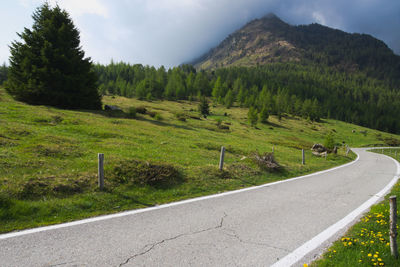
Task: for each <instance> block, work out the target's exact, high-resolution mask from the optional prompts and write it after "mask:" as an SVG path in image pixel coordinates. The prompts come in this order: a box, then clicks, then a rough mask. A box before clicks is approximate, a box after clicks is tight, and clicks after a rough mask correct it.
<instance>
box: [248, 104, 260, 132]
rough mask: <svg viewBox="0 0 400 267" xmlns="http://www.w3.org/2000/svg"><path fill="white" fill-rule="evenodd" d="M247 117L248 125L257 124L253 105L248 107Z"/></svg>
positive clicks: (256, 115) (256, 114) (255, 110)
mask: <svg viewBox="0 0 400 267" xmlns="http://www.w3.org/2000/svg"><path fill="white" fill-rule="evenodd" d="M247 118H248V120H249V122H250V125H251V126H253V127H255V126H256V125H257V121H258V113H257V109H256V108H254V107H250V108H249V112H248V113H247Z"/></svg>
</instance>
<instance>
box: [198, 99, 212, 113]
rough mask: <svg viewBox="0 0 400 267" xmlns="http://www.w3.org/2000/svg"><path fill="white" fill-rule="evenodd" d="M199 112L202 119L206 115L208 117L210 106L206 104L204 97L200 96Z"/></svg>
mask: <svg viewBox="0 0 400 267" xmlns="http://www.w3.org/2000/svg"><path fill="white" fill-rule="evenodd" d="M199 111H200V113H201V115H203V116H204V118H206V117H207V115H210V105H209V104H208V101H207V98H206V97H205V96H202V97H201V99H200V104H199Z"/></svg>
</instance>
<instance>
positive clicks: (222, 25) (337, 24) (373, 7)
mask: <svg viewBox="0 0 400 267" xmlns="http://www.w3.org/2000/svg"><path fill="white" fill-rule="evenodd" d="M6 2H9V3H13V2H14V1H11V0H10V1H6ZM56 2H57V3H58V4H59V5H60V6H61V7H62V8H65V9H66V10H67V11H68V12H69V13H70V14H71V17H72V18H73V20H74V23H75V25H76V26H77V27H78V28H79V30H80V32H81V41H82V46H83V48H84V50H85V51H86V53H87V55H88V56H91V57H92V59H93V60H94V61H97V62H101V63H108V62H110V60H111V59H114V61H119V60H122V61H126V62H130V63H142V64H149V65H155V66H160V65H165V66H167V67H170V66H174V65H178V64H180V63H182V62H184V61H188V60H191V59H193V58H195V57H197V56H200V55H201V54H203V53H205V52H207V51H208V50H209V49H210V48H212V47H213V46H216V45H217V44H218V43H219V42H221V41H222V40H223V39H225V38H226V37H227V36H228V35H229V34H230V33H232V32H233V31H234V30H237V29H238V28H240V27H241V26H243V25H244V24H245V23H247V22H248V21H250V20H252V19H254V18H259V17H262V16H263V15H265V14H267V13H269V12H274V13H276V14H277V15H278V16H279V17H281V18H282V19H283V20H285V21H286V22H288V23H290V24H293V25H298V24H309V23H314V22H317V23H320V24H324V25H326V26H329V27H333V28H338V29H341V30H344V31H347V32H359V33H367V34H371V35H373V36H375V37H377V38H379V39H382V40H383V41H385V42H386V43H387V44H388V45H389V47H391V48H392V49H393V50H394V51H395V52H396V53H398V54H400V31H399V30H398V29H399V28H400V16H399V14H400V1H398V0H354V1H348V0H336V1H330V0H218V1H215V0H113V1H109V0H58V1H56V0H51V3H52V4H54V3H56ZM14 3H15V2H14ZM17 3H18V5H19V7H20V9H21V10H22V9H23V10H25V11H26V10H29V9H30V10H31V12H33V10H34V8H36V7H37V6H39V5H40V4H41V3H43V1H40V0H18V1H17ZM9 5H11V4H9ZM5 8H7V7H6V6H5ZM5 8H2V9H4V10H5V11H3V12H5V13H7V10H6V9H5ZM25 11H24V14H26V12H25ZM1 12H2V11H0V15H2V14H3V13H1ZM8 13H11V14H18V12H15V11H14V10H13V11H8ZM14 16H17V17H16V18H12V17H11V16H9V15H7V14H6V16H5V18H4V19H3V18H2V17H1V16H0V23H2V24H7V25H11V26H10V27H15V28H13V29H12V30H10V29H7V30H9V31H11V32H12V31H13V32H20V31H21V30H22V29H23V27H30V26H31V25H29V24H26V20H25V18H23V17H18V15H14ZM25 16H26V15H25ZM7 19H8V20H7ZM9 20H11V21H14V22H15V23H9ZM22 21H23V22H24V23H25V24H21V23H22ZM7 34H8V33H7ZM3 35H4V34H3ZM1 38H3V39H4V38H9V39H8V41H7V42H8V43H10V42H11V40H13V39H15V37H14V36H12V37H5V36H0V41H1V40H2V39H1ZM4 40H5V39H4ZM0 49H3V48H1V47H0ZM2 53H4V52H2V51H0V62H1V60H2V58H1V54H2Z"/></svg>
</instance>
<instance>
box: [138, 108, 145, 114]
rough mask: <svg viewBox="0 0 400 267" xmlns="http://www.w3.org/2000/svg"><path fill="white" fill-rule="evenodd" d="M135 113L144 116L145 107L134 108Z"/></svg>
mask: <svg viewBox="0 0 400 267" xmlns="http://www.w3.org/2000/svg"><path fill="white" fill-rule="evenodd" d="M136 112H137V113H140V114H146V113H147V109H146V108H145V107H137V108H136Z"/></svg>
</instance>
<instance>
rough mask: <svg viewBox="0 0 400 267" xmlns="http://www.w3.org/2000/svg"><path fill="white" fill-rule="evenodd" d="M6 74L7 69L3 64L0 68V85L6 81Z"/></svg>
mask: <svg viewBox="0 0 400 267" xmlns="http://www.w3.org/2000/svg"><path fill="white" fill-rule="evenodd" d="M7 72H8V67H7V66H6V64H5V63H3V65H2V66H0V85H1V84H3V82H5V81H6V80H7Z"/></svg>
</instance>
